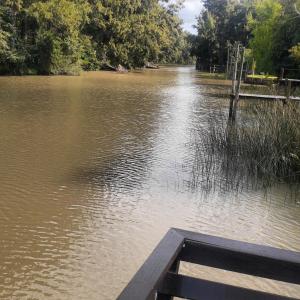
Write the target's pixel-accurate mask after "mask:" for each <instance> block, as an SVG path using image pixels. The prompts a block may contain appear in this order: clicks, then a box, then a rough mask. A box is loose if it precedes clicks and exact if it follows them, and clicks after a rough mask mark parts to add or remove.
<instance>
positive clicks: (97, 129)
mask: <svg viewBox="0 0 300 300" xmlns="http://www.w3.org/2000/svg"><path fill="white" fill-rule="evenodd" d="M214 92H216V93H220V92H221V91H220V88H216V87H215V86H213V85H204V84H203V82H202V81H201V80H200V79H199V78H198V77H197V74H196V73H195V72H194V71H193V68H189V67H186V68H166V69H161V70H159V71H147V72H143V73H141V72H139V73H129V74H114V73H101V72H95V73H88V74H84V75H83V76H81V77H63V76H62V77H2V78H0V100H1V102H0V114H1V118H0V136H1V143H0V163H1V169H0V195H1V196H0V205H1V210H0V226H1V232H0V239H1V248H0V271H1V272H0V298H1V299H114V298H115V297H116V296H117V295H118V294H119V292H120V291H121V289H122V288H123V287H124V286H125V284H126V283H127V282H128V280H129V279H130V278H131V277H132V275H133V274H134V273H135V272H136V270H137V268H138V267H139V266H140V265H141V263H142V262H143V261H144V260H145V258H146V257H147V256H148V255H149V254H150V252H151V251H152V249H153V247H154V246H155V245H156V244H157V242H158V241H159V240H160V239H161V238H162V236H163V235H164V234H165V232H166V231H167V230H168V228H169V227H181V228H184V229H191V230H195V231H198V232H203V233H209V234H215V235H219V236H224V237H230V238H234V239H239V240H244V241H250V242H256V243H259V244H267V245H274V246H277V247H281V248H287V249H293V250H298V251H300V234H299V233H300V229H299V225H300V207H299V205H298V204H297V201H299V196H298V194H295V197H294V198H296V201H295V199H294V200H290V198H289V197H287V196H286V195H287V192H288V190H289V188H288V187H287V186H285V185H280V186H276V187H273V188H272V189H269V190H268V191H267V193H266V192H265V191H263V190H255V191H253V190H251V189H248V190H243V191H242V192H239V193H238V192H235V191H234V190H232V191H230V190H226V191H225V190H222V189H218V188H216V189H214V190H211V191H210V192H207V190H205V189H202V188H201V187H199V188H198V189H195V190H191V189H189V188H188V185H187V184H186V182H188V180H189V176H190V173H191V170H190V168H189V164H186V162H187V161H193V159H194V154H195V152H194V149H193V148H192V147H191V146H190V145H191V140H193V134H192V132H193V128H194V127H195V126H196V125H197V126H198V124H199V123H201V124H205V122H206V121H205V120H207V115H208V113H209V112H210V111H211V109H212V108H213V107H215V106H216V107H217V106H219V105H220V104H221V105H224V108H225V107H226V108H227V102H226V100H224V99H221V100H219V98H218V97H216V96H214ZM224 101H225V102H224ZM203 126H205V125H203ZM183 269H184V272H196V273H197V274H198V275H199V274H200V275H201V276H204V277H205V276H206V277H207V278H211V277H212V278H215V277H217V278H218V280H220V277H219V276H216V275H214V274H215V273H214V271H209V272H207V270H205V271H203V270H202V271H201V270H200V271H199V270H198V271H195V270H193V268H190V267H186V266H184V268H183ZM223 277H224V278H223ZM230 278H232V276H231V274H228V276H224V275H223V276H222V280H223V281H226V280H227V281H228V280H230ZM233 282H234V283H236V284H243V285H246V286H250V287H252V288H261V289H266V290H268V289H269V290H271V291H273V292H274V291H278V292H281V293H284V294H287V295H294V296H295V295H299V294H300V290H299V288H297V287H295V286H285V288H284V289H283V288H282V286H280V285H278V284H275V283H272V284H270V283H269V284H267V283H264V282H263V281H261V280H258V279H254V278H244V277H241V278H240V277H239V279H234V280H233Z"/></svg>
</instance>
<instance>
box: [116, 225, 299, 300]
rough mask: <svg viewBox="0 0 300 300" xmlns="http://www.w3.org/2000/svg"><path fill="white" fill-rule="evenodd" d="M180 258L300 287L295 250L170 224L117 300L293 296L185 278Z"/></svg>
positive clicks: (233, 299) (268, 299) (253, 299)
mask: <svg viewBox="0 0 300 300" xmlns="http://www.w3.org/2000/svg"><path fill="white" fill-rule="evenodd" d="M181 261H184V262H189V263H194V264H199V265H203V266H209V267H213V268H217V269H223V270H228V271H233V272H238V273H242V274H248V275H254V276H258V277H263V278H268V279H273V280H278V281H283V282H287V283H292V284H298V285H300V253H298V252H293V251H288V250H282V249H277V248H273V247H268V246H260V245H255V244H250V243H246V242H239V241H235V240H230V239H225V238H220V237H215V236H209V235H204V234H200V233H195V232H190V231H185V230H181V229H175V228H173V229H170V230H169V231H168V233H167V234H166V235H165V237H164V238H163V239H162V240H161V242H160V243H159V244H158V246H157V247H156V248H155V250H154V251H153V252H152V254H151V255H150V256H149V258H148V259H147V260H146V262H145V263H144V264H143V265H142V267H141V268H140V269H139V270H138V272H137V273H136V274H135V276H134V277H133V278H132V280H131V281H130V282H129V284H128V285H127V287H126V288H125V289H124V290H123V292H122V293H121V294H120V296H119V297H118V298H117V300H170V299H173V297H179V298H183V299H192V300H198V299H199V300H200V299H206V300H250V299H251V300H271V299H272V300H284V299H286V300H287V299H297V298H289V297H284V296H280V295H275V294H270V293H265V292H262V291H255V290H251V289H246V288H242V287H236V286H232V285H226V284H223V283H218V282H212V281H208V280H203V279H198V278H194V277H189V276H184V275H181V274H178V271H179V264H180V262H181ZM298 299H300V295H299V298H298Z"/></svg>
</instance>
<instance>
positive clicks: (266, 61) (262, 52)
mask: <svg viewBox="0 0 300 300" xmlns="http://www.w3.org/2000/svg"><path fill="white" fill-rule="evenodd" d="M282 14H283V6H282V5H281V3H280V1H279V0H259V1H257V2H256V4H255V16H254V17H253V16H252V15H250V16H249V26H250V28H251V29H252V35H253V38H252V39H251V41H250V47H251V49H252V53H253V57H254V59H255V61H256V66H257V70H258V71H261V72H268V73H272V72H274V68H275V65H276V64H274V60H273V58H274V52H275V51H276V48H275V44H276V26H277V24H278V23H279V22H280V17H282Z"/></svg>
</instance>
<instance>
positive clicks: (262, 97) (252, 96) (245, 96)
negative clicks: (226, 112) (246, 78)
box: [230, 93, 300, 101]
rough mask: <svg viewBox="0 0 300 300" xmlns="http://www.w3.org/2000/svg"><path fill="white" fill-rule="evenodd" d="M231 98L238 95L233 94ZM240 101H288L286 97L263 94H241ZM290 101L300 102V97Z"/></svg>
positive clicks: (291, 97) (291, 98)
mask: <svg viewBox="0 0 300 300" xmlns="http://www.w3.org/2000/svg"><path fill="white" fill-rule="evenodd" d="M230 96H231V97H235V96H236V95H234V94H231V95H230ZM238 97H239V98H240V99H257V100H280V101H286V100H287V97H286V96H279V95H261V94H245V93H241V94H239V95H238ZM289 100H292V101H300V97H294V96H290V97H289Z"/></svg>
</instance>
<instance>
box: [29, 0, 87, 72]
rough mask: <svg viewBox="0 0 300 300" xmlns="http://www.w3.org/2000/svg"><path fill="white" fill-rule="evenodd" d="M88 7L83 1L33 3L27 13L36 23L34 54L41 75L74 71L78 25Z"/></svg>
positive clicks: (78, 61)
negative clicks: (35, 47)
mask: <svg viewBox="0 0 300 300" xmlns="http://www.w3.org/2000/svg"><path fill="white" fill-rule="evenodd" d="M89 9H90V7H89V5H88V4H87V3H85V2H84V1H70V0H49V1H46V2H36V3H34V4H33V5H31V7H30V14H31V15H32V16H33V17H35V19H36V21H37V25H38V30H37V37H36V44H37V49H36V54H37V57H38V70H39V72H40V73H44V74H69V73H70V74H76V73H78V72H79V71H80V64H81V54H82V51H83V49H82V45H81V41H82V39H81V33H80V30H81V27H82V26H83V24H84V22H86V21H87V13H88V11H89Z"/></svg>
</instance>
